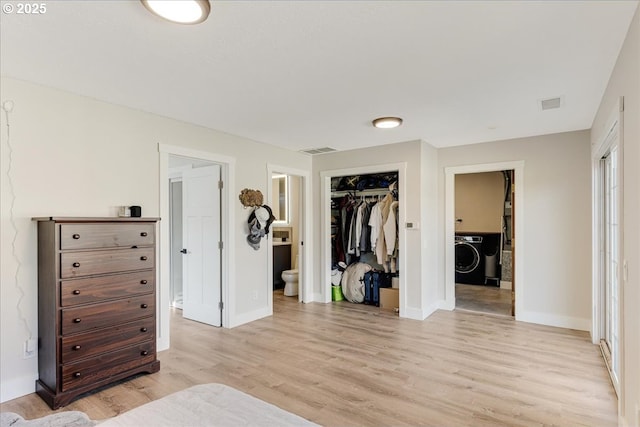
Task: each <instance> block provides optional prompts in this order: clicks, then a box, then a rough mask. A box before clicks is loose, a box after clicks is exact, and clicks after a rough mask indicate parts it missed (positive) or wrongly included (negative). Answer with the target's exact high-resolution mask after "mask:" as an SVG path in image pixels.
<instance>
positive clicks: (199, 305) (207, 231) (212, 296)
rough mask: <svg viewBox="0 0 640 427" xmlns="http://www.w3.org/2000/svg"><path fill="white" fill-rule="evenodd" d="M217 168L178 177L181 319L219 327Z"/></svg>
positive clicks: (218, 191) (216, 166)
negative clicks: (180, 245) (181, 267)
mask: <svg viewBox="0 0 640 427" xmlns="http://www.w3.org/2000/svg"><path fill="white" fill-rule="evenodd" d="M219 181H220V166H219V165H212V166H206V167H201V168H195V169H190V170H186V171H184V172H183V175H182V194H183V196H182V197H183V198H182V209H183V212H182V215H183V242H184V246H183V251H182V252H183V257H184V263H183V285H182V286H183V312H182V315H183V317H185V318H187V319H191V320H195V321H198V322H202V323H206V324H209V325H212V326H221V325H222V323H221V307H220V301H221V298H220V278H221V275H220V254H221V252H220V251H221V249H220V203H221V202H220V188H219V186H218V182H219Z"/></svg>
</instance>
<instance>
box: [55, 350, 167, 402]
mask: <svg viewBox="0 0 640 427" xmlns="http://www.w3.org/2000/svg"><path fill="white" fill-rule="evenodd" d="M155 353H156V349H155V344H154V342H152V341H148V342H145V343H140V344H137V345H134V346H131V347H127V348H123V349H122V350H118V351H112V352H109V353H104V354H101V355H99V356H96V357H93V358H90V359H86V360H83V361H81V362H77V363H69V364H65V365H62V387H61V388H62V391H66V390H69V389H72V388H75V387H81V386H83V385H86V384H92V383H94V382H96V381H99V380H101V379H104V378H108V377H110V376H112V375H115V374H118V373H120V372H123V371H126V370H127V369H133V368H135V367H136V366H139V365H143V364H145V363H150V362H152V361H154V360H155Z"/></svg>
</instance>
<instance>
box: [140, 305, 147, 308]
mask: <svg viewBox="0 0 640 427" xmlns="http://www.w3.org/2000/svg"><path fill="white" fill-rule="evenodd" d="M147 307H149V306H148V305H147V304H140V308H147Z"/></svg>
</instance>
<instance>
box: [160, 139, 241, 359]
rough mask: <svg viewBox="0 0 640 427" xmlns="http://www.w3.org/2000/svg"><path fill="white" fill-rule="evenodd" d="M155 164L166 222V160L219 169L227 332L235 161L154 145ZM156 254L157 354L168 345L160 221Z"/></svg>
mask: <svg viewBox="0 0 640 427" xmlns="http://www.w3.org/2000/svg"><path fill="white" fill-rule="evenodd" d="M158 151H159V154H160V160H159V177H160V183H159V184H160V194H159V199H160V217H161V218H169V156H170V155H176V156H182V157H189V158H192V159H195V160H205V161H209V162H213V163H217V164H219V165H220V166H221V168H222V180H223V182H224V186H223V188H222V196H221V199H220V201H221V203H222V215H221V222H222V232H221V235H220V238H221V239H222V242H223V245H224V246H223V250H222V262H221V264H220V268H221V269H222V283H221V284H220V285H221V289H222V303H223V307H224V310H223V311H222V327H223V328H229V327H230V325H232V324H233V322H234V319H235V312H234V307H235V289H234V288H233V286H230V284H231V283H234V281H235V271H234V269H233V268H231V267H232V266H234V265H235V242H234V239H233V238H231V237H232V234H231V233H232V230H235V218H234V215H233V206H234V204H233V203H231V190H232V189H234V188H235V168H236V159H235V158H233V157H229V156H225V155H221V154H216V153H211V152H208V151H200V150H194V149H191V148H186V147H181V146H176V145H169V144H163V143H158ZM159 228H160V233H159V242H158V243H159V244H158V247H159V250H158V253H157V254H156V262H157V265H158V266H159V268H158V271H157V275H158V280H157V283H158V285H157V289H156V290H157V301H156V303H157V307H158V308H157V325H156V327H157V351H162V350H166V349H168V348H169V345H170V334H169V329H170V328H169V325H170V321H169V318H170V307H171V304H170V295H169V293H170V292H169V291H170V282H171V275H170V263H169V251H170V244H169V243H170V240H171V239H170V234H169V221H160V224H159Z"/></svg>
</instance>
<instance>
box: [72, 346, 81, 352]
mask: <svg viewBox="0 0 640 427" xmlns="http://www.w3.org/2000/svg"><path fill="white" fill-rule="evenodd" d="M81 348H82V347H81V346H79V345H74V346H73V347H71V349H72V350H75V351H78V350H80V349H81Z"/></svg>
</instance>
